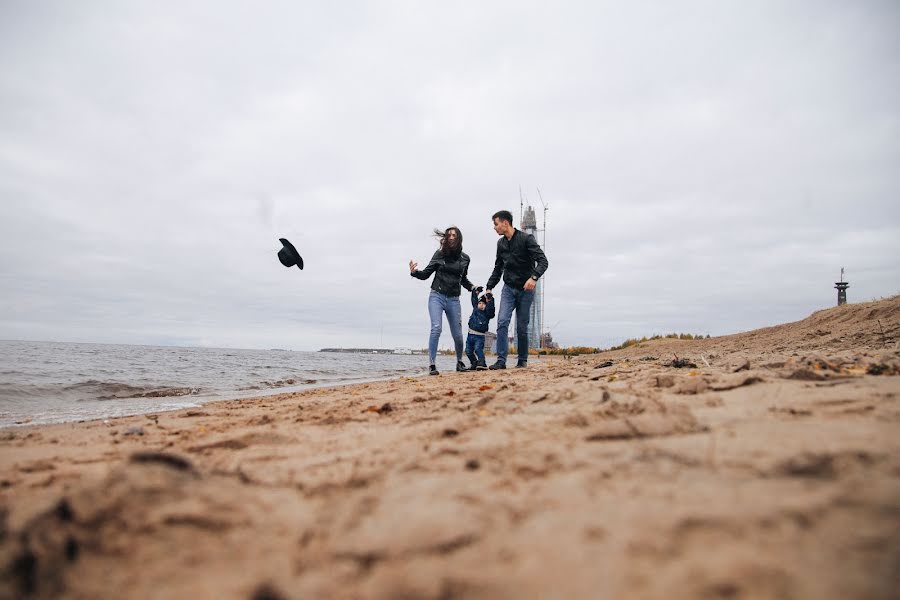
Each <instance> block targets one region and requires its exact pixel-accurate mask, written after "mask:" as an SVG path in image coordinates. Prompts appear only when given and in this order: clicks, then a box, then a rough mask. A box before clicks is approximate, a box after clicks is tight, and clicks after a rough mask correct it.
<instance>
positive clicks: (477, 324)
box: [469, 290, 494, 333]
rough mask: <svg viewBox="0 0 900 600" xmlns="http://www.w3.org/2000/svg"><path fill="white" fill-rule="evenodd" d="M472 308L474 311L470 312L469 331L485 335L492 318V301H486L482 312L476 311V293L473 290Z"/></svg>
mask: <svg viewBox="0 0 900 600" xmlns="http://www.w3.org/2000/svg"><path fill="white" fill-rule="evenodd" d="M472 308H473V309H474V310H473V311H472V316H471V317H469V329H471V330H472V331H478V332H481V333H486V332H487V330H488V323H490V322H491V319H493V318H494V299H493V298H491V299H489V300H488V302H487V306H485V307H484V310H478V293H477V292H476V291H475V290H472Z"/></svg>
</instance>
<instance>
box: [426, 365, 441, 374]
mask: <svg viewBox="0 0 900 600" xmlns="http://www.w3.org/2000/svg"><path fill="white" fill-rule="evenodd" d="M428 374H429V375H440V372H439V371H438V370H437V367H436V366H434V365H431V366H430V367H428Z"/></svg>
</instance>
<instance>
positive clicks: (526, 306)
mask: <svg viewBox="0 0 900 600" xmlns="http://www.w3.org/2000/svg"><path fill="white" fill-rule="evenodd" d="M533 302H534V290H530V291H525V290H517V289H514V288H511V287H509V286H508V285H504V286H503V293H502V294H500V314H499V316H498V317H497V360H498V361H499V362H503V363H505V362H506V355H507V354H509V323H510V321H512V314H513V310H515V311H516V338H517V340H518V343H517V349H518V351H519V360H521V361H527V360H528V319H529V317H530V316H531V304H532V303H533Z"/></svg>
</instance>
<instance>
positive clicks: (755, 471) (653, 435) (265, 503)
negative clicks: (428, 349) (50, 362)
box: [0, 297, 900, 599]
mask: <svg viewBox="0 0 900 600" xmlns="http://www.w3.org/2000/svg"><path fill="white" fill-rule="evenodd" d="M898 339H900V298H897V297H895V298H892V299H888V300H884V301H880V302H874V303H866V304H861V305H848V306H847V307H839V308H837V309H828V310H826V311H821V312H819V313H815V314H813V315H812V316H811V317H809V318H808V319H805V320H803V321H800V322H796V323H790V324H786V325H781V326H775V327H770V328H765V329H760V330H756V331H752V332H747V333H745V334H736V335H732V336H728V337H727V338H710V339H709V340H706V339H704V340H693V341H678V342H677V343H676V342H671V341H669V342H667V341H666V340H659V341H654V342H651V343H645V344H641V345H639V346H636V347H629V348H627V349H624V350H617V351H612V352H605V353H603V354H601V355H581V356H578V357H575V358H571V359H569V360H546V361H545V360H543V358H546V357H541V359H542V360H541V361H540V362H539V363H537V362H536V363H535V364H533V365H529V367H528V368H527V369H524V370H516V369H509V370H507V371H503V372H491V371H480V372H474V373H472V372H466V373H455V372H453V373H448V374H444V375H442V376H440V377H401V378H397V379H391V380H386V381H377V382H370V383H359V384H352V385H348V386H341V387H337V388H335V387H330V388H326V387H322V388H318V389H310V390H305V391H302V392H295V393H281V394H274V395H270V396H264V397H258V396H257V397H253V398H243V399H237V400H217V401H213V402H210V403H207V404H204V405H203V406H201V407H199V408H194V409H182V410H180V411H171V412H165V413H159V414H152V415H138V416H131V417H123V418H120V419H116V420H114V421H112V420H111V421H110V422H109V423H104V422H103V421H90V422H85V423H66V424H56V425H42V426H25V427H21V428H15V429H5V430H3V431H0V448H2V451H0V515H2V520H0V525H2V531H4V532H6V535H4V536H3V537H2V538H0V568H3V569H4V570H5V573H6V575H7V576H6V577H5V578H0V598H13V597H28V596H26V595H25V594H23V590H26V589H31V590H32V594H31V596H30V597H34V598H50V597H60V598H85V597H91V598H115V597H121V596H122V595H123V593H124V591H125V590H127V595H128V596H130V597H132V598H158V597H168V598H192V597H197V596H198V594H199V595H201V596H202V595H205V596H208V597H218V598H236V599H237V598H240V599H247V598H261V597H269V598H272V597H274V598H283V599H290V598H302V597H323V598H326V597H327V598H373V599H387V598H399V597H408V598H454V597H466V598H521V597H551V596H555V597H572V598H598V597H600V598H618V597H627V596H635V597H643V598H670V597H672V596H673V595H674V596H681V597H745V596H746V597H767V598H792V597H817V598H846V597H870V598H890V597H891V596H892V595H893V594H894V593H895V591H896V589H897V585H898V584H900V581H898V575H897V570H896V568H895V566H896V565H897V564H900V519H897V518H896V517H897V515H900V352H898V351H897V350H896V348H895V346H896V342H897V340H898ZM673 352H677V354H678V356H679V357H682V358H687V359H689V360H690V361H692V362H693V363H694V364H693V365H688V366H685V367H684V368H676V367H674V366H672V364H671V356H672V353H673ZM701 356H702V357H703V360H701V358H700V357H701ZM610 362H611V364H608V363H610ZM705 362H708V363H709V366H707V364H704V363H705ZM23 557H29V559H28V561H25V562H23ZM23 565H29V566H28V567H27V568H25V566H23ZM29 585H31V586H32V587H31V588H28V586H29Z"/></svg>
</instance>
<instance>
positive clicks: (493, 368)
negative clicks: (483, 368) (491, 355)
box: [488, 360, 506, 371]
mask: <svg viewBox="0 0 900 600" xmlns="http://www.w3.org/2000/svg"><path fill="white" fill-rule="evenodd" d="M505 368H506V362H504V361H501V360H498V361H497V362H495V363H494V364H492V365H491V366H490V367H488V369H490V370H491V371H499V370H500V369H505Z"/></svg>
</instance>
